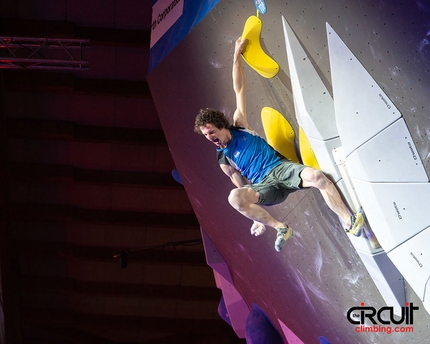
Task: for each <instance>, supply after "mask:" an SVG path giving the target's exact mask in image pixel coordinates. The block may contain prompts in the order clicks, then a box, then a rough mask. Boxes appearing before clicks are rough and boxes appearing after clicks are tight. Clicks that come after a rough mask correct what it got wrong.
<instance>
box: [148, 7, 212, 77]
mask: <svg viewBox="0 0 430 344" xmlns="http://www.w3.org/2000/svg"><path fill="white" fill-rule="evenodd" d="M218 2H219V0H158V1H157V0H155V1H153V3H152V23H151V50H150V58H149V71H151V70H152V69H153V68H155V67H156V66H157V65H158V64H159V63H160V62H161V61H162V60H163V59H164V58H165V57H166V56H167V55H168V54H169V53H170V52H171V51H172V49H173V48H174V47H175V46H177V45H178V44H179V42H180V41H181V40H182V39H183V38H184V37H185V36H186V35H187V34H188V33H189V32H190V31H191V30H192V29H193V28H194V27H195V26H196V25H197V24H198V23H199V22H200V21H201V20H202V19H203V18H204V17H205V16H206V14H208V13H209V12H210V11H211V10H212V8H214V6H215V5H216V4H217V3H218Z"/></svg>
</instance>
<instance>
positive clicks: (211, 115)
mask: <svg viewBox="0 0 430 344" xmlns="http://www.w3.org/2000/svg"><path fill="white" fill-rule="evenodd" d="M206 124H213V125H214V126H215V127H217V128H218V129H223V128H228V127H230V123H229V121H228V119H227V117H226V116H225V115H224V114H223V113H222V112H221V111H218V110H214V109H210V108H206V109H201V110H200V112H199V114H198V115H197V117H196V122H195V123H194V131H195V132H196V133H198V134H202V131H201V130H200V127H204V126H205V125H206Z"/></svg>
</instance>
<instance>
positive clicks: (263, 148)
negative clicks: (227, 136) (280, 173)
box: [217, 127, 285, 184]
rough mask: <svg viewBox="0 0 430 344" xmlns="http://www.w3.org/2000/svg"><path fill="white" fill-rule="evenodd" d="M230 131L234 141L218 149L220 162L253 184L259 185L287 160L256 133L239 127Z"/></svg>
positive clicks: (231, 128)
mask: <svg viewBox="0 0 430 344" xmlns="http://www.w3.org/2000/svg"><path fill="white" fill-rule="evenodd" d="M229 129H230V132H231V136H232V139H231V141H230V143H229V144H228V146H227V147H225V148H217V153H218V162H219V163H220V164H226V165H231V166H232V167H233V168H235V169H236V170H238V171H239V172H240V173H241V174H242V176H244V177H245V178H247V179H248V180H250V181H251V183H253V184H255V183H259V182H260V181H261V180H262V179H263V178H264V177H265V176H266V174H267V173H268V172H269V171H271V170H272V169H273V168H274V167H275V166H278V165H279V164H280V163H281V161H282V160H283V159H285V158H284V157H283V156H282V155H281V154H279V153H278V152H277V151H276V150H274V149H273V148H272V147H271V146H270V145H269V144H268V143H267V142H266V141H265V140H264V139H263V138H261V137H260V136H258V135H257V133H256V132H255V131H252V130H248V129H244V128H238V127H230V128H229Z"/></svg>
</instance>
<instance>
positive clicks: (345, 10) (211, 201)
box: [148, 0, 430, 343]
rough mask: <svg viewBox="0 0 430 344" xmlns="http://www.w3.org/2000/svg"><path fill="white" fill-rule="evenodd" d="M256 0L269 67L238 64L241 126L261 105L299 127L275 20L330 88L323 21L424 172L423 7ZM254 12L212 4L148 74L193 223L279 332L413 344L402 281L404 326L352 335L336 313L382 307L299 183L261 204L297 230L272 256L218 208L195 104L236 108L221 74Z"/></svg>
mask: <svg viewBox="0 0 430 344" xmlns="http://www.w3.org/2000/svg"><path fill="white" fill-rule="evenodd" d="M266 4H267V12H266V14H264V15H260V18H261V20H262V23H263V27H262V33H261V43H262V47H263V49H264V50H265V51H266V52H268V54H269V55H270V56H271V57H273V58H274V60H276V62H277V63H278V64H279V66H280V71H279V73H278V74H277V75H276V76H275V77H273V78H271V79H266V78H264V77H262V76H261V75H259V74H258V73H256V72H255V71H254V70H252V69H251V68H250V67H249V66H247V65H246V64H245V65H244V66H245V73H246V78H247V89H248V93H247V99H248V102H247V110H248V116H249V120H250V124H251V126H252V127H253V128H254V129H255V130H256V131H257V132H259V133H260V134H261V135H264V130H263V126H262V123H261V118H260V112H261V109H262V108H263V107H264V106H270V107H272V108H275V109H277V110H278V111H279V112H281V113H282V114H283V115H284V116H285V117H286V119H287V120H288V121H289V122H290V123H291V125H292V126H293V128H294V129H295V131H296V133H298V121H297V119H296V113H295V106H294V101H293V96H292V86H291V80H290V74H289V64H288V59H287V54H286V47H285V40H284V36H283V24H282V17H281V16H284V17H285V18H286V20H287V21H288V23H289V24H290V25H291V28H292V30H293V31H294V33H295V35H296V36H297V38H298V40H299V42H300V44H301V45H302V46H303V47H304V49H305V51H306V53H307V54H308V56H309V59H310V60H311V62H312V65H313V66H314V67H315V70H316V72H317V73H318V75H319V77H320V78H321V80H322V82H323V84H324V85H325V86H326V88H327V90H328V92H329V93H332V78H331V73H330V62H329V52H328V44H327V35H326V22H328V23H330V25H331V26H332V27H333V28H334V30H336V32H337V34H338V35H339V36H340V37H341V39H342V40H343V41H344V42H345V44H346V45H347V46H348V47H349V49H350V50H351V51H352V52H353V54H354V55H355V56H356V57H357V59H358V60H359V61H360V62H361V64H362V65H363V66H364V68H365V69H366V70H367V72H368V73H369V74H370V75H371V76H372V78H373V79H374V80H375V81H376V82H377V83H378V85H379V86H380V87H381V88H382V89H383V90H384V92H385V93H386V94H387V95H388V96H389V97H390V99H391V101H392V102H393V103H394V104H395V105H396V107H397V109H398V110H399V112H400V113H401V114H402V115H403V117H404V119H405V122H406V124H407V127H408V128H409V131H410V133H411V135H412V139H413V141H414V144H415V147H416V150H417V154H418V155H419V157H420V159H421V160H422V163H423V166H424V169H425V170H426V171H427V173H428V172H429V170H430V162H429V152H430V143H429V139H428V132H429V128H430V119H429V116H428V113H429V106H430V102H429V101H428V94H429V88H430V46H429V41H428V39H429V38H428V36H427V34H428V27H427V19H426V18H428V16H429V14H430V6H429V7H426V6H427V5H426V4H423V3H421V4H418V3H411V4H405V3H402V2H400V1H392V2H391V4H390V5H387V4H384V3H380V2H378V3H373V2H370V1H369V2H359V1H352V0H349V1H340V0H339V1H328V0H327V1H318V2H317V1H313V0H310V1H308V2H303V1H300V0H295V1H289V2H288V4H285V3H278V2H275V1H266ZM255 13H256V10H255V7H254V2H253V1H251V0H250V1H241V2H238V1H223V0H221V1H220V2H219V3H218V4H217V5H216V6H215V8H214V9H213V10H212V11H211V12H210V13H209V14H208V15H207V16H206V17H205V18H204V19H203V20H202V21H201V22H200V24H199V25H197V26H196V27H195V28H194V29H193V30H192V31H191V32H190V33H189V34H188V35H187V36H186V37H185V38H184V40H183V41H182V42H181V43H180V44H179V45H178V46H177V47H176V48H175V49H173V50H172V52H171V53H170V54H169V55H168V57H166V58H165V59H164V60H163V61H162V62H161V63H160V64H159V65H158V66H157V67H156V68H155V69H154V70H153V71H152V73H151V74H150V76H149V78H148V80H149V84H150V87H151V92H152V95H153V97H154V100H155V102H156V106H157V111H158V113H159V116H160V119H161V122H162V125H163V128H164V131H165V134H166V138H167V141H168V143H169V147H170V150H171V152H172V155H173V158H174V160H175V164H176V167H177V169H178V171H179V173H180V175H181V178H182V181H183V184H184V186H185V188H186V190H187V193H188V196H189V198H190V200H191V202H192V204H193V207H194V210H195V212H196V214H197V216H198V218H199V221H200V224H201V226H202V228H203V229H204V231H205V233H207V235H208V236H209V237H210V239H211V241H212V242H213V243H214V245H215V246H216V247H217V249H218V251H219V252H220V254H221V255H222V256H223V258H224V260H225V261H226V263H227V264H228V267H229V270H230V273H231V276H232V280H233V283H234V286H235V288H236V290H237V291H238V292H239V293H240V294H241V295H242V297H243V299H244V300H245V302H246V303H247V304H248V305H249V307H251V305H252V304H253V303H255V304H258V305H259V306H260V307H261V309H262V310H263V311H264V312H265V313H266V314H267V315H268V316H269V317H270V319H271V320H272V321H273V322H274V324H275V325H276V326H277V328H278V329H279V331H280V332H282V330H283V328H284V326H286V327H288V329H289V330H290V331H292V332H294V334H295V335H296V336H297V337H298V338H299V339H300V340H301V341H302V342H303V343H315V342H317V340H318V336H324V337H326V338H327V339H329V340H330V341H331V343H368V342H374V343H393V342H406V341H410V342H417V343H419V342H423V343H424V342H425V340H426V339H425V338H427V339H428V337H429V336H430V330H429V329H428V327H427V324H428V323H429V320H430V317H429V315H428V313H427V312H426V311H425V310H424V308H423V306H422V304H421V301H420V299H419V298H418V297H417V296H416V294H415V293H414V292H413V291H412V289H411V288H410V287H409V286H408V285H407V284H406V300H407V301H408V302H413V303H414V305H418V306H419V307H420V310H419V311H417V312H416V313H415V315H414V324H412V325H413V329H414V332H413V333H393V334H390V335H388V334H386V333H380V332H363V331H361V332H360V331H358V332H357V329H356V327H355V326H354V325H353V324H351V323H350V322H349V321H348V320H347V317H346V314H347V312H348V310H349V309H351V308H352V307H358V306H360V303H361V302H365V304H366V305H367V306H372V307H375V308H376V309H380V308H382V307H384V306H386V304H385V301H384V299H383V298H382V297H381V294H380V293H379V291H378V290H377V288H376V286H375V283H374V281H373V280H372V278H371V277H370V275H369V273H368V271H367V270H366V267H365V266H364V264H363V263H362V261H361V259H360V257H359V255H358V254H357V252H356V251H355V248H354V246H353V245H351V243H350V241H349V239H348V238H347V237H346V234H345V233H344V232H343V230H342V228H341V226H340V224H339V223H338V220H337V218H336V216H335V215H333V213H331V212H330V210H329V209H328V208H327V207H326V206H325V204H324V202H323V200H322V197H321V195H320V194H319V193H318V192H317V191H315V190H303V191H299V192H297V193H295V194H293V195H292V196H290V197H289V199H288V200H287V201H286V202H284V203H283V204H281V205H278V206H275V207H272V208H270V212H271V213H273V214H274V215H275V216H277V217H278V218H279V219H281V220H286V221H288V223H289V224H290V225H291V226H293V228H294V229H295V230H296V233H297V234H296V236H295V237H294V238H293V239H292V240H290V241H289V242H287V245H286V247H285V248H284V250H283V251H281V253H277V252H275V250H274V249H273V243H274V239H275V234H274V231H270V229H268V231H267V233H265V234H264V235H263V236H261V237H253V236H251V235H250V233H249V227H250V225H251V221H249V220H247V219H245V218H243V217H242V216H241V215H239V214H238V213H236V212H235V211H234V210H233V209H232V208H231V207H230V206H229V205H228V203H227V196H228V193H229V191H230V190H231V188H232V187H233V186H232V184H231V183H230V181H229V180H228V179H227V178H226V177H225V176H224V174H223V173H222V172H221V170H220V168H219V166H218V164H217V161H216V154H215V151H214V147H213V145H212V144H210V143H209V142H206V141H205V139H204V138H203V137H201V136H199V135H197V134H195V133H193V124H194V118H195V116H196V114H197V113H198V111H199V109H200V108H203V107H214V108H219V109H221V110H223V111H224V112H225V113H226V114H227V115H228V116H230V118H231V116H232V114H233V111H234V109H235V99H234V93H233V89H232V81H231V66H232V55H233V49H234V42H235V40H236V39H237V38H238V37H239V36H240V35H241V33H242V31H243V26H244V24H245V21H246V19H247V18H248V17H249V16H251V15H255ZM357 130H366V127H363V128H357ZM284 333H286V332H285V331H284Z"/></svg>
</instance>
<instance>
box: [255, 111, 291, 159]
mask: <svg viewBox="0 0 430 344" xmlns="http://www.w3.org/2000/svg"><path fill="white" fill-rule="evenodd" d="M261 121H262V123H263V128H264V133H265V134H266V140H267V143H268V144H269V145H271V146H272V147H273V148H274V149H275V150H276V151H278V152H279V153H281V154H282V155H283V156H285V157H286V158H287V159H289V160H292V161H295V162H299V159H298V158H297V154H296V148H295V145H294V137H295V135H294V129H293V127H292V126H291V125H290V123H288V121H287V120H286V119H285V117H284V116H282V114H281V113H279V112H278V111H276V110H275V109H272V108H270V107H267V106H266V107H264V108H263V109H262V110H261Z"/></svg>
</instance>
